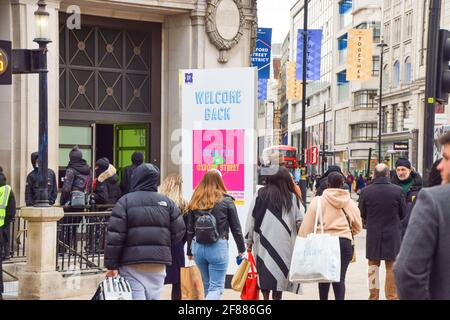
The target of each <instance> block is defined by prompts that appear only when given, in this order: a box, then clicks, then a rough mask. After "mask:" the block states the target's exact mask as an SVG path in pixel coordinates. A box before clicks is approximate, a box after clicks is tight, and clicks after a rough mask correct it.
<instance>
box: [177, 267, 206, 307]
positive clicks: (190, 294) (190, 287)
mask: <svg viewBox="0 0 450 320" xmlns="http://www.w3.org/2000/svg"><path fill="white" fill-rule="evenodd" d="M180 279H181V296H182V298H181V299H182V300H204V299H205V289H204V288H203V282H202V275H201V273H200V270H199V269H198V267H197V266H196V265H195V264H194V263H193V262H191V264H190V265H189V266H186V267H185V268H180Z"/></svg>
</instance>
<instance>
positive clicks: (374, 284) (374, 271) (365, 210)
mask: <svg viewBox="0 0 450 320" xmlns="http://www.w3.org/2000/svg"><path fill="white" fill-rule="evenodd" d="M374 176H375V179H374V181H373V183H372V184H370V185H369V186H367V187H365V188H364V189H362V190H361V194H360V198H359V210H360V211H361V218H362V219H363V222H365V225H366V228H367V237H366V258H367V259H368V260H369V291H370V297H369V299H370V300H378V299H379V293H380V285H379V267H380V262H381V260H384V261H385V264H386V286H385V293H386V299H388V300H397V299H398V296H397V290H396V287H395V281H394V275H393V272H392V268H393V264H394V261H395V258H396V256H397V253H398V252H399V250H400V244H401V222H400V221H401V219H402V218H403V216H404V214H405V199H404V196H403V193H402V189H401V188H400V187H399V186H396V185H394V184H392V183H391V182H390V179H389V168H388V167H387V166H386V165H385V164H379V165H377V166H376V167H375V172H374Z"/></svg>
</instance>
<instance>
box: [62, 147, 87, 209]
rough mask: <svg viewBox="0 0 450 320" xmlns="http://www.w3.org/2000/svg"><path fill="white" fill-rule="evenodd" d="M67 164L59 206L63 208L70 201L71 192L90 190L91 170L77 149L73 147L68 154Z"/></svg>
mask: <svg viewBox="0 0 450 320" xmlns="http://www.w3.org/2000/svg"><path fill="white" fill-rule="evenodd" d="M69 159H70V161H69V164H68V165H67V169H66V176H65V177H64V184H63V187H62V192H61V199H60V204H61V205H62V206H63V205H65V204H66V203H67V202H70V200H71V192H72V191H83V192H84V191H86V192H89V190H90V178H91V176H90V174H91V168H90V167H89V165H88V164H87V162H86V160H84V159H83V153H82V152H81V150H80V149H78V147H74V148H73V149H72V151H70V153H69Z"/></svg>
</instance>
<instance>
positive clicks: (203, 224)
mask: <svg viewBox="0 0 450 320" xmlns="http://www.w3.org/2000/svg"><path fill="white" fill-rule="evenodd" d="M213 210H214V208H212V209H211V210H208V211H200V210H198V211H195V212H194V214H195V216H196V217H197V218H196V220H195V223H194V232H195V238H196V241H197V243H200V244H211V243H214V242H216V241H217V240H219V231H218V229H217V220H216V218H215V217H214V216H213V214H212V213H211V212H212V211H213Z"/></svg>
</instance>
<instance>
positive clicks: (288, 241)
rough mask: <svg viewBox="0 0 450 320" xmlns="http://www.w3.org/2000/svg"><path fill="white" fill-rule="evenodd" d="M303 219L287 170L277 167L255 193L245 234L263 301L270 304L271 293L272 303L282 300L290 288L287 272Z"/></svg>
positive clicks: (300, 206) (303, 213) (299, 199)
mask: <svg viewBox="0 0 450 320" xmlns="http://www.w3.org/2000/svg"><path fill="white" fill-rule="evenodd" d="M304 215H305V209H304V207H303V205H302V203H301V198H300V197H299V196H298V195H297V193H296V191H295V185H294V181H293V180H292V178H291V175H290V173H289V171H288V169H286V168H283V167H279V169H278V171H277V173H276V174H274V175H271V176H269V177H268V181H267V185H265V186H264V187H263V188H261V189H259V190H258V192H256V194H255V197H254V198H253V202H252V205H251V207H250V211H249V213H248V216H247V224H246V231H245V241H246V243H247V247H248V250H249V251H253V256H254V257H255V260H256V269H257V270H258V282H259V283H258V285H259V288H260V289H261V292H262V294H263V296H264V300H269V295H270V291H271V290H272V298H273V300H281V298H282V294H283V291H287V290H288V288H289V280H288V271H289V267H290V265H291V258H292V252H293V250H294V244H295V240H296V238H297V232H298V229H299V227H300V224H301V222H302V221H303V217H304Z"/></svg>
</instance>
